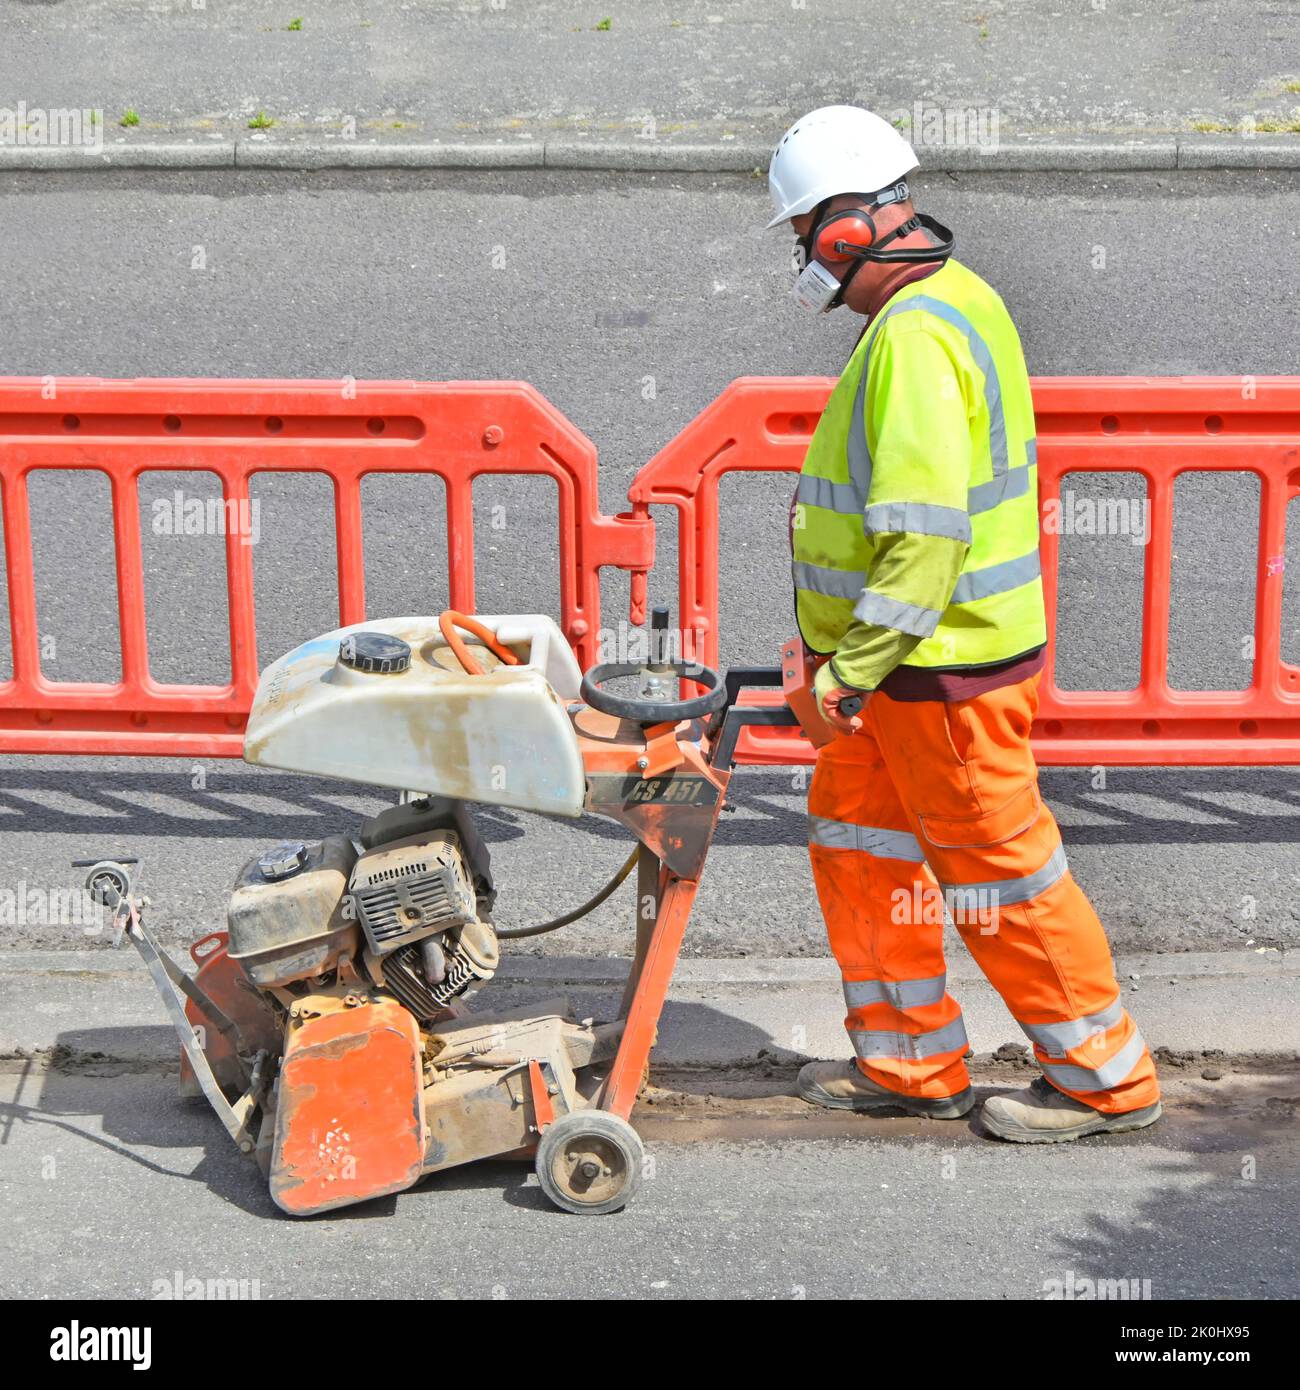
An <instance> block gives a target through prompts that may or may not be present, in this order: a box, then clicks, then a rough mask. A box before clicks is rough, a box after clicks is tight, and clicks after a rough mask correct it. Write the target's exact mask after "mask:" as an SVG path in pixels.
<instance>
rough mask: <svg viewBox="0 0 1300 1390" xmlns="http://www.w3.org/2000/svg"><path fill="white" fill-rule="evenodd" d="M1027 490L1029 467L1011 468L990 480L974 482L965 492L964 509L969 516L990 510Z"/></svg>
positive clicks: (1022, 494)
mask: <svg viewBox="0 0 1300 1390" xmlns="http://www.w3.org/2000/svg"><path fill="white" fill-rule="evenodd" d="M1028 491H1029V469H1028V468H1012V469H1010V470H1009V471H1008V472H1006V473H1003V474H1002V475H1001V476H1000V477H997V478H994V479H993V480H992V481H991V482H987V483H976V485H975V486H974V487H973V488H970V489H968V490H967V493H966V510H967V511H968V512H969V513H970V514H971V516H979V515H980V514H981V513H983V512H991V511H992V510H993V508H994V507H996V506H998V505H999V504H1000V503H1002V502H1009V501H1010V500H1011V499H1012V498H1015V497H1023V496H1024V495H1025V493H1027V492H1028Z"/></svg>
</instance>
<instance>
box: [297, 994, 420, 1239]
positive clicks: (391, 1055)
mask: <svg viewBox="0 0 1300 1390" xmlns="http://www.w3.org/2000/svg"><path fill="white" fill-rule="evenodd" d="M427 1138H428V1134H427V1125H426V1122H425V1114H424V1094H423V1085H422V1078H421V1057H420V1030H419V1025H418V1024H417V1022H416V1020H415V1018H414V1016H413V1015H412V1014H410V1013H408V1012H407V1011H406V1010H405V1009H404V1008H402V1007H401V1005H400V1004H397V1003H396V1002H393V1001H389V1000H381V1001H379V1002H376V1003H372V1004H358V1005H357V1006H355V1007H351V1008H349V1007H344V1008H342V1009H340V1010H338V1011H337V1012H332V1013H323V1014H320V1015H318V1016H316V1017H313V1018H308V1019H307V1020H306V1021H305V1022H302V1023H298V1022H296V1021H294V1020H291V1022H290V1024H289V1033H288V1038H287V1040H286V1043H285V1051H284V1061H283V1062H282V1064H281V1067H280V1083H279V1098H278V1102H277V1106H276V1116H275V1145H274V1150H273V1153H272V1157H271V1196H272V1197H273V1198H274V1199H275V1202H276V1205H277V1206H279V1207H280V1208H281V1210H283V1211H286V1212H289V1213H290V1214H291V1215H293V1216H305V1215H308V1214H310V1213H312V1212H318V1211H328V1210H329V1209H331V1208H332V1207H342V1206H348V1205H350V1204H351V1203H353V1202H360V1201H365V1200H366V1199H368V1198H370V1197H382V1196H385V1195H386V1194H388V1193H390V1192H401V1191H402V1190H403V1189H404V1188H407V1187H410V1186H411V1185H412V1183H414V1182H415V1181H416V1180H417V1179H418V1178H419V1176H420V1171H421V1169H422V1167H423V1166H424V1151H425V1144H426V1141H427Z"/></svg>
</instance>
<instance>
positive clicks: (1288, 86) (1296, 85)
mask: <svg viewBox="0 0 1300 1390" xmlns="http://www.w3.org/2000/svg"><path fill="white" fill-rule="evenodd" d="M1282 90H1283V91H1284V92H1300V77H1293V78H1291V79H1290V81H1288V82H1283V84H1282Z"/></svg>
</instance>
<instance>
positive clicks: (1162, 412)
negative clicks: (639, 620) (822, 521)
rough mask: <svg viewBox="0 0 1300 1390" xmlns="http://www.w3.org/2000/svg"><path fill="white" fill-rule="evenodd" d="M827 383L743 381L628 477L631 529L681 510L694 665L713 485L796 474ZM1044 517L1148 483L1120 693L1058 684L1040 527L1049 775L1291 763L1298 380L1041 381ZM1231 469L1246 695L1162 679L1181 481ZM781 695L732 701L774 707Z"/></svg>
mask: <svg viewBox="0 0 1300 1390" xmlns="http://www.w3.org/2000/svg"><path fill="white" fill-rule="evenodd" d="M833 385H834V382H833V381H832V380H829V379H824V378H818V379H811V378H794V377H791V378H762V377H747V378H742V379H740V380H738V381H735V382H733V383H732V384H731V385H730V386H729V387H728V388H727V389H726V390H725V391H724V392H723V393H722V395H721V396H719V397H718V398H717V400H715V401H714V402H713V403H712V404H711V405H710V406H708V407H707V408H706V409H705V410H704V411H703V412H702V413H701V414H700V415H699V416H697V417H696V419H695V420H693V421H692V422H691V424H690V425H688V426H687V427H686V428H685V429H684V430H683V431H682V432H681V433H680V434H679V435H677V437H676V438H675V439H673V440H672V441H671V442H670V443H669V444H667V445H666V446H665V447H664V448H663V449H662V450H660V452H659V453H658V454H656V455H655V457H654V458H653V459H651V460H650V462H649V463H647V464H646V465H645V467H644V468H642V469H641V471H640V472H639V473H638V474H637V476H636V479H635V480H634V482H633V484H632V486H631V488H630V489H629V491H628V496H629V497H630V499H631V501H632V507H633V512H634V514H635V515H637V516H645V517H648V516H649V508H650V507H652V506H655V505H664V506H671V507H675V508H676V509H677V514H678V521H679V538H678V584H679V590H680V602H679V610H678V611H679V614H680V618H679V622H680V625H681V628H682V630H683V632H684V633H685V632H689V631H693V632H695V633H696V634H697V652H698V656H699V659H701V660H703V661H704V662H706V663H707V664H709V665H714V664H716V661H717V655H718V567H719V555H718V483H719V480H720V479H721V478H722V477H723V476H724V475H725V474H727V473H730V472H734V471H738V470H742V471H758V472H790V473H796V472H797V471H798V469H799V467H800V464H801V463H802V460H803V455H804V451H805V450H806V448H807V446H808V442H809V440H810V438H811V436H812V432H813V430H814V429H815V428H816V426H817V422H818V419H819V417H820V414H821V411H822V407H823V406H824V404H825V402H826V398H827V396H828V395H829V393H830V390H831V387H832V386H833ZM1033 391H1034V407H1035V414H1036V417H1037V424H1038V472H1039V501H1040V508H1041V507H1044V506H1045V505H1046V503H1047V502H1048V500H1049V499H1052V498H1055V497H1056V496H1057V495H1058V493H1059V489H1060V482H1061V479H1062V477H1063V476H1064V475H1066V474H1069V473H1073V472H1080V471H1086V472H1099V471H1108V472H1132V473H1137V474H1140V475H1141V476H1142V477H1144V478H1145V480H1146V483H1147V493H1148V500H1149V503H1150V536H1149V540H1148V543H1147V544H1146V546H1145V547H1144V594H1143V602H1142V653H1141V674H1140V677H1139V680H1138V683H1137V686H1136V687H1135V688H1134V689H1133V690H1127V691H1109V690H1101V691H1065V690H1061V689H1060V688H1059V687H1058V686H1057V684H1056V682H1055V679H1054V672H1053V664H1052V662H1051V643H1052V642H1053V641H1054V637H1055V630H1056V597H1057V560H1058V549H1059V537H1058V536H1057V534H1055V532H1054V531H1051V530H1044V533H1043V537H1042V547H1041V555H1042V567H1043V586H1044V591H1045V598H1046V602H1047V614H1048V634H1049V664H1048V667H1047V669H1046V671H1045V672H1044V676H1043V681H1042V685H1041V705H1040V711H1039V718H1038V720H1037V722H1036V724H1035V726H1034V731H1033V740H1034V749H1035V753H1036V755H1037V757H1038V760H1039V761H1040V762H1042V763H1045V764H1068V765H1080V764H1081V765H1092V764H1112V765H1123V764H1131V765H1141V764H1195V765H1210V764H1268V763H1300V668H1297V667H1295V666H1292V665H1290V664H1288V663H1286V662H1284V661H1283V660H1282V655H1281V633H1282V584H1283V570H1284V556H1285V548H1284V543H1285V531H1286V509H1287V504H1288V502H1289V501H1290V499H1292V498H1294V497H1296V496H1297V495H1300V379H1298V378H1290V377H1287V378H1268V377H1257V378H1250V377H1231V378H1222V377H1201V378H1193V377H1181V378H1141V377H1073V378H1039V379H1037V380H1035V381H1034V382H1033ZM1197 470H1210V471H1228V470H1239V471H1242V472H1248V473H1253V474H1255V475H1256V476H1257V477H1258V479H1259V484H1260V508H1259V535H1258V546H1257V551H1256V556H1257V574H1256V586H1255V627H1254V637H1255V659H1254V667H1253V674H1252V679H1251V682H1250V684H1249V686H1248V687H1247V688H1246V689H1244V690H1240V691H1186V690H1173V689H1171V688H1170V686H1169V683H1168V679H1167V668H1168V655H1169V612H1170V568H1171V557H1172V544H1173V488H1174V480H1175V478H1176V477H1177V476H1178V475H1179V474H1180V473H1184V472H1189V471H1197ZM780 698H781V697H780V694H779V692H766V691H749V692H746V693H745V694H744V695H743V696H742V702H743V703H746V704H750V703H752V704H754V705H760V706H761V705H773V704H778V703H779V702H780ZM736 761H737V762H745V763H766V764H781V765H788V764H794V763H811V762H813V761H814V754H813V750H812V748H811V746H810V745H809V743H808V741H807V740H806V739H803V738H801V737H799V736H798V735H796V734H794V733H792V732H791V731H790V730H788V729H785V728H781V727H767V728H764V727H759V726H751V727H748V728H746V729H745V730H744V731H743V732H742V733H741V736H740V741H739V743H738V744H737V748H736Z"/></svg>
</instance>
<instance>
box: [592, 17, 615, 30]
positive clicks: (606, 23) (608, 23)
mask: <svg viewBox="0 0 1300 1390" xmlns="http://www.w3.org/2000/svg"><path fill="white" fill-rule="evenodd" d="M613 27H614V21H613V20H612V19H611V18H610V17H609V16H608V15H606V16H605V18H604V19H602V20H601V21H600V23H599V24H597V25H596V30H595V32H596V33H598V34H608V33H609V31H610V30H611V29H612V28H613Z"/></svg>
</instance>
